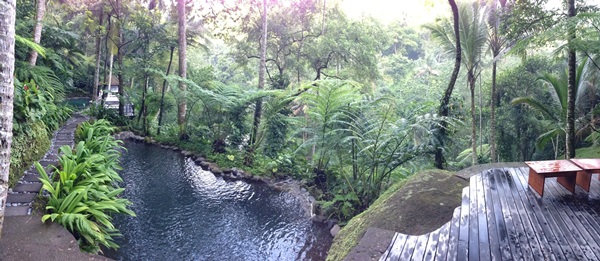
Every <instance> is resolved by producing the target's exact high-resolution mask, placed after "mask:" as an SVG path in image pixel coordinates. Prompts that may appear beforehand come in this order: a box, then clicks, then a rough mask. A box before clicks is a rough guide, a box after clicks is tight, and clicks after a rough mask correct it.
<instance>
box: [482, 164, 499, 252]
mask: <svg viewBox="0 0 600 261" xmlns="http://www.w3.org/2000/svg"><path fill="white" fill-rule="evenodd" d="M480 175H482V184H483V188H484V193H485V214H486V219H487V225H488V240H489V241H488V242H489V245H490V256H491V259H492V260H501V258H502V253H500V243H499V242H498V230H497V225H496V219H495V218H494V197H493V194H492V189H494V190H495V189H496V188H495V186H494V187H492V186H491V185H490V177H491V171H489V170H488V171H485V172H483V173H481V174H480Z"/></svg>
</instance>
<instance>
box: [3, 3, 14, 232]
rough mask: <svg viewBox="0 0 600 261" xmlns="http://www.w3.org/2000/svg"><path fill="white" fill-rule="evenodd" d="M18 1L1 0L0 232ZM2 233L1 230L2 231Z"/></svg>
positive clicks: (11, 98) (6, 189) (12, 90)
mask: <svg viewBox="0 0 600 261" xmlns="http://www.w3.org/2000/svg"><path fill="white" fill-rule="evenodd" d="M15 16H16V0H6V1H0V31H1V32H2V33H1V34H0V53H1V54H2V55H0V100H2V103H1V104H0V128H1V129H2V130H3V131H1V132H0V232H1V231H2V224H3V222H4V210H5V202H6V197H7V195H8V194H7V193H8V170H9V167H10V146H11V144H12V120H13V94H14V85H13V80H14V79H13V71H14V69H15V19H16V18H15ZM0 235H1V233H0Z"/></svg>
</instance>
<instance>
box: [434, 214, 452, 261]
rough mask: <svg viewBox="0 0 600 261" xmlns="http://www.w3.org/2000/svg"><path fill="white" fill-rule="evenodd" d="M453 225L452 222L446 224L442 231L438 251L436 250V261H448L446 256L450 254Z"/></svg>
mask: <svg viewBox="0 0 600 261" xmlns="http://www.w3.org/2000/svg"><path fill="white" fill-rule="evenodd" d="M451 224H452V220H450V222H448V223H446V224H445V225H444V226H442V228H441V229H440V236H439V238H438V245H437V249H436V250H435V256H434V260H435V261H443V260H446V255H447V254H448V244H449V242H448V240H449V239H450V226H451Z"/></svg>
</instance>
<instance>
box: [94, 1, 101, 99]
mask: <svg viewBox="0 0 600 261" xmlns="http://www.w3.org/2000/svg"><path fill="white" fill-rule="evenodd" d="M103 20H104V12H102V13H100V19H99V23H98V24H99V25H100V26H102V22H103ZM101 43H102V36H101V34H100V31H99V30H98V34H97V35H96V67H95V70H94V86H93V89H92V101H95V100H96V99H98V85H99V84H100V59H101V57H102V45H101Z"/></svg>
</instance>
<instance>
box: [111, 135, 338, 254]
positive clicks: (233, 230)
mask: <svg viewBox="0 0 600 261" xmlns="http://www.w3.org/2000/svg"><path fill="white" fill-rule="evenodd" d="M125 147H126V148H127V152H126V153H124V155H123V157H122V158H121V166H122V167H123V170H122V171H121V172H120V173H121V176H122V177H123V180H124V186H126V190H125V192H124V193H123V196H124V197H126V198H128V199H129V200H130V201H132V202H133V205H132V206H131V208H132V210H133V211H135V213H136V214H137V217H135V218H134V217H125V216H121V215H120V216H117V217H115V220H114V224H115V226H116V227H117V228H119V229H120V230H121V233H122V234H123V237H121V238H119V239H118V240H117V243H118V244H119V245H120V246H121V248H120V249H119V250H117V251H105V255H107V256H108V257H111V258H114V259H117V260H324V259H325V256H326V252H327V250H328V249H329V246H330V245H331V236H330V235H329V232H328V231H327V228H326V227H325V226H323V225H321V224H317V223H314V222H312V221H311V220H310V218H309V216H308V214H307V211H306V209H305V208H303V207H302V205H303V204H302V202H303V200H304V199H298V198H297V197H295V196H292V195H291V194H289V193H287V192H278V191H274V190H272V189H270V188H268V187H267V186H265V185H262V184H248V183H245V182H242V181H225V180H223V179H222V178H220V177H215V176H214V175H213V174H212V173H211V172H208V171H204V170H202V168H200V167H199V166H196V165H195V164H194V162H193V161H192V160H190V159H186V158H185V157H183V156H182V155H181V154H179V153H176V152H173V151H170V150H165V149H161V148H159V147H158V146H151V145H146V144H142V143H135V142H129V141H127V142H125Z"/></svg>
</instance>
